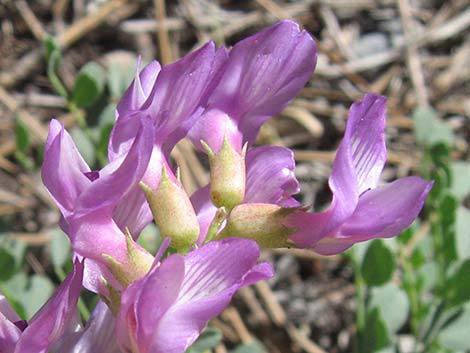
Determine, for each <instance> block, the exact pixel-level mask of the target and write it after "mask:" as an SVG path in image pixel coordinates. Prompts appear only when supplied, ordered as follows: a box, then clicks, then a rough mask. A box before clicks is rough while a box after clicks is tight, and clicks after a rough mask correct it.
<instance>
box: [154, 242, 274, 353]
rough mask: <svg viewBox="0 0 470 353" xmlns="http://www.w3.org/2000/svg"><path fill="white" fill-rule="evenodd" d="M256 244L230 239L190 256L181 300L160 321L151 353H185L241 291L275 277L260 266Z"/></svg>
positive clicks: (186, 260) (180, 292)
mask: <svg viewBox="0 0 470 353" xmlns="http://www.w3.org/2000/svg"><path fill="white" fill-rule="evenodd" d="M258 257H259V248H258V246H257V245H256V243H255V242H254V241H251V240H247V239H235V238H228V239H225V240H222V241H215V242H211V243H208V244H207V245H205V246H203V247H201V248H199V249H197V250H194V251H192V252H190V253H189V254H188V255H187V256H186V257H185V259H184V260H185V261H184V262H185V274H184V280H183V283H182V285H181V288H180V291H179V296H178V299H177V301H176V302H175V303H174V305H173V306H172V307H171V308H170V309H169V310H168V311H167V312H166V313H165V314H164V316H163V317H162V318H161V320H160V322H159V325H158V328H157V330H156V332H155V334H154V337H153V344H152V346H151V349H150V351H149V352H152V353H163V352H165V353H182V352H184V350H185V349H186V348H187V347H188V346H189V345H191V344H192V343H193V342H194V341H195V340H196V339H197V337H198V336H199V334H200V332H201V331H202V329H203V328H204V327H205V326H206V325H207V322H208V321H209V320H210V319H212V318H214V317H215V316H217V315H218V314H220V312H222V311H223V309H224V308H225V307H226V306H227V305H228V303H229V302H230V300H231V298H232V296H233V295H234V293H235V292H236V291H237V290H238V289H240V288H241V287H243V286H245V285H248V284H251V283H253V282H255V281H258V280H263V279H266V278H269V277H272V276H273V270H272V267H271V266H270V265H269V264H260V265H257V264H256V261H257V259H258Z"/></svg>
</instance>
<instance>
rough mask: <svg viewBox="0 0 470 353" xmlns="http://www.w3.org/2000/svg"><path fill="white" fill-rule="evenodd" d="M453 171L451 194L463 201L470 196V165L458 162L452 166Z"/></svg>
mask: <svg viewBox="0 0 470 353" xmlns="http://www.w3.org/2000/svg"><path fill="white" fill-rule="evenodd" d="M450 168H451V171H452V186H451V192H452V193H453V194H454V195H455V196H457V197H458V198H459V200H463V199H464V198H465V197H466V196H468V195H469V194H470V177H469V176H470V163H468V162H462V161H457V162H453V163H452V164H451V166H450Z"/></svg>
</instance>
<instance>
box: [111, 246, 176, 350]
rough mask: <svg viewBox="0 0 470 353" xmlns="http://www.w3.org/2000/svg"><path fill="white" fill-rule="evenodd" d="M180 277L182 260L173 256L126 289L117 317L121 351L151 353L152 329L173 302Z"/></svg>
mask: <svg viewBox="0 0 470 353" xmlns="http://www.w3.org/2000/svg"><path fill="white" fill-rule="evenodd" d="M183 277H184V260H183V257H182V256H180V255H178V254H175V255H172V256H170V257H168V258H167V259H166V260H165V261H163V263H162V264H161V265H160V264H159V263H156V264H155V265H154V267H153V268H152V270H151V271H150V272H149V274H147V275H146V276H145V277H143V278H141V279H139V280H137V281H135V282H134V283H132V284H131V285H130V286H129V287H128V288H126V290H125V291H124V293H123V295H122V299H121V307H120V310H119V313H118V317H117V337H118V342H119V344H120V346H121V347H122V348H123V349H124V351H127V350H129V351H131V350H132V348H135V347H138V349H139V352H142V353H144V352H151V351H150V350H149V349H150V345H151V344H152V337H153V335H154V332H155V330H156V326H157V325H158V323H159V321H160V319H161V317H162V316H163V315H164V313H165V312H166V311H167V310H168V309H169V308H170V307H171V305H173V303H174V302H175V301H176V299H177V297H178V292H179V289H180V286H181V283H182V281H183Z"/></svg>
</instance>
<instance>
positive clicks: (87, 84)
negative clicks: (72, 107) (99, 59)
mask: <svg viewBox="0 0 470 353" xmlns="http://www.w3.org/2000/svg"><path fill="white" fill-rule="evenodd" d="M105 79H106V73H105V72H104V70H103V69H102V68H101V66H100V65H98V64H97V63H95V62H89V63H88V64H86V65H85V66H84V67H82V69H81V70H80V72H79V73H78V75H77V78H76V79H75V84H74V87H73V90H72V102H74V103H75V104H76V105H77V107H79V108H86V107H89V106H90V105H92V104H93V103H95V102H96V101H97V100H98V98H99V97H100V96H101V93H102V92H103V88H104V84H105Z"/></svg>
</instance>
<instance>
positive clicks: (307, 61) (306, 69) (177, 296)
mask: <svg viewBox="0 0 470 353" xmlns="http://www.w3.org/2000/svg"><path fill="white" fill-rule="evenodd" d="M316 55H317V53H316V46H315V42H314V40H313V39H312V37H311V36H310V35H309V34H308V33H307V32H305V31H301V30H299V27H298V25H297V24H295V23H293V22H291V21H283V22H280V23H278V24H276V25H274V26H272V27H270V28H267V29H266V30H264V31H262V32H260V33H258V34H255V35H254V36H251V37H249V38H247V39H245V40H242V41H241V42H239V43H237V44H236V45H235V46H234V47H232V48H230V49H227V48H224V47H222V48H219V49H217V48H215V46H214V44H213V43H208V44H206V45H205V46H203V47H202V48H200V49H199V50H197V51H195V52H193V53H191V54H188V55H186V56H185V57H183V58H182V59H180V60H178V61H177V62H175V63H173V64H171V65H168V66H165V67H161V66H160V65H159V63H158V62H152V63H150V64H149V65H147V66H146V67H145V68H143V69H142V70H140V67H138V70H137V74H136V76H135V79H134V81H133V82H132V84H131V86H130V87H129V88H128V90H127V91H126V92H125V94H124V96H123V97H122V99H121V101H120V102H119V104H118V105H117V109H116V123H115V126H114V128H113V130H112V133H111V137H110V141H109V146H108V157H109V164H107V165H106V166H105V167H104V168H103V169H101V170H91V169H90V168H89V166H88V165H87V164H86V162H85V161H84V160H83V158H82V157H81V156H80V154H79V152H78V151H77V148H76V147H75V145H74V143H73V141H72V139H71V137H70V135H69V134H68V133H67V131H65V130H64V128H63V126H62V125H61V124H60V123H59V122H58V121H56V120H53V121H52V122H51V124H50V129H49V136H48V139H47V142H46V146H45V158H44V165H43V168H42V177H43V181H44V184H45V185H46V187H47V189H48V190H49V192H50V194H51V196H52V197H53V199H54V201H55V202H56V204H57V206H58V207H59V209H60V212H61V215H62V217H61V221H60V225H61V228H62V229H63V230H64V232H65V233H66V234H67V235H68V236H69V238H70V241H71V244H72V248H73V251H74V259H75V263H74V269H73V272H72V273H70V274H69V276H68V277H67V278H66V280H65V281H64V282H63V283H62V285H61V286H60V287H59V288H58V289H57V291H56V293H55V294H54V296H53V297H52V298H51V299H50V300H49V302H48V303H46V305H45V306H44V307H43V308H42V309H41V310H40V311H39V312H38V313H37V314H36V315H35V316H34V317H33V318H32V320H30V322H29V323H26V322H24V321H21V320H20V319H19V318H18V316H17V315H16V314H15V313H14V312H13V310H11V308H10V306H9V305H8V303H7V302H6V300H5V298H4V297H3V296H0V352H2V353H13V352H15V353H25V352H30V353H39V352H50V351H52V352H62V353H67V352H123V353H182V352H184V351H185V350H186V349H187V348H188V347H189V346H190V345H191V344H192V343H193V342H194V341H195V340H196V339H197V337H198V335H199V334H200V332H201V330H202V329H203V328H204V327H205V326H206V324H207V323H208V321H209V320H211V319H212V318H214V317H215V316H217V315H218V314H219V313H220V312H221V311H222V310H223V309H224V308H225V307H226V306H227V305H228V303H229V302H230V300H231V298H232V296H233V295H234V293H235V292H236V291H237V290H238V289H240V288H241V287H243V286H246V285H249V284H251V283H254V282H256V281H260V280H263V279H266V278H270V277H272V276H273V269H272V267H271V265H270V264H268V263H263V262H262V263H258V257H259V247H299V248H307V249H310V250H312V251H315V252H317V253H320V254H336V253H339V252H342V251H344V250H345V249H347V248H349V247H350V246H352V245H353V244H354V243H356V242H360V241H364V240H368V239H372V238H376V237H391V236H394V235H397V234H399V233H400V232H401V231H402V230H404V229H405V228H406V227H408V226H409V225H410V224H411V223H412V222H413V220H414V219H415V218H416V217H417V216H418V213H419V212H420V210H421V208H422V206H423V203H424V201H425V199H426V196H427V193H428V192H429V190H430V188H431V186H432V184H431V183H428V182H426V181H424V180H422V179H420V178H418V177H408V178H403V179H399V180H397V181H395V182H392V183H390V184H385V185H378V183H379V179H380V174H381V171H382V169H383V167H384V163H385V160H386V148H385V137H384V127H385V108H386V107H385V106H386V102H385V98H384V97H381V96H378V95H375V94H367V95H365V96H364V98H363V100H362V101H360V102H357V103H354V104H353V105H352V107H351V110H350V114H349V119H348V122H347V126H346V131H345V136H344V139H343V140H342V142H341V145H340V146H339V149H338V151H337V154H336V158H335V161H334V164H333V169H332V172H331V176H330V179H329V186H330V189H331V191H332V194H333V198H332V202H331V205H330V207H329V208H328V209H327V210H326V211H324V212H320V213H312V212H308V211H307V208H306V207H303V206H302V205H301V204H300V203H299V202H298V201H297V200H296V199H295V198H294V196H293V195H295V194H296V193H298V192H299V183H298V181H297V180H296V178H295V175H294V168H295V162H294V158H293V153H292V151H290V150H289V149H287V148H284V147H277V146H262V147H254V146H253V143H254V141H255V139H256V136H257V134H258V131H259V129H260V127H261V125H262V124H263V122H265V121H266V120H267V119H269V118H270V117H272V116H274V115H276V114H278V113H279V112H281V110H282V109H283V108H284V107H285V106H286V105H287V104H288V103H289V101H290V100H292V99H293V98H294V96H295V95H296V94H297V93H298V92H299V90H300V89H301V88H302V87H303V86H304V85H305V84H306V83H307V81H308V80H309V79H310V77H311V75H312V73H313V70H314V68H315V65H316ZM138 66H140V64H139V65H138ZM184 137H188V138H189V139H190V140H191V141H192V142H193V144H194V146H195V147H196V148H198V149H200V150H201V151H202V152H203V153H205V154H207V157H208V159H209V164H210V184H209V185H206V186H204V187H202V188H201V189H200V190H198V191H196V192H195V193H194V194H193V195H191V196H189V195H188V194H187V193H186V191H185V190H184V188H183V186H182V184H181V183H180V181H179V175H178V172H177V171H176V169H175V167H174V166H173V165H172V162H171V159H170V153H171V151H172V149H173V148H174V147H175V145H176V144H177V143H178V141H180V140H181V139H182V138H184ZM153 220H154V221H155V223H156V224H157V225H158V227H159V230H160V233H161V235H162V237H163V239H164V241H163V244H162V246H161V247H160V249H159V251H158V253H157V254H155V255H154V254H150V253H149V252H147V251H146V250H145V249H143V248H142V247H140V246H139V245H138V244H137V243H136V238H137V237H138V236H139V234H140V232H141V231H142V230H143V229H144V227H145V226H146V225H148V224H149V223H150V222H152V221H153ZM82 285H83V286H84V287H85V288H87V289H88V290H91V291H93V292H95V293H97V294H98V295H99V296H100V298H101V299H102V301H100V303H99V304H98V305H97V307H96V309H95V311H94V313H93V315H92V317H91V319H90V320H89V322H88V323H87V325H86V326H85V327H84V328H81V326H80V323H79V320H77V318H76V315H75V311H76V303H77V300H78V297H79V294H80V288H81V287H82Z"/></svg>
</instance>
